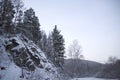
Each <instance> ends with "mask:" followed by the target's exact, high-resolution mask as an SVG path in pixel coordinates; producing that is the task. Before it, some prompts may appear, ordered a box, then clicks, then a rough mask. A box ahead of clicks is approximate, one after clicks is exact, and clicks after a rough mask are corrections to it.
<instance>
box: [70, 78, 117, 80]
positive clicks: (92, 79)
mask: <svg viewBox="0 0 120 80" xmlns="http://www.w3.org/2000/svg"><path fill="white" fill-rule="evenodd" d="M71 80H118V79H101V78H74V79H71Z"/></svg>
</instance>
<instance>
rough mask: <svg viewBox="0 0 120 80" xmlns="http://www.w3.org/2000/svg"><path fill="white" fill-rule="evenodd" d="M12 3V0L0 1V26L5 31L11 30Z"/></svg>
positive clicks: (13, 12)
mask: <svg viewBox="0 0 120 80" xmlns="http://www.w3.org/2000/svg"><path fill="white" fill-rule="evenodd" d="M14 14H15V11H14V5H13V4H12V0H1V1H0V26H1V27H2V28H4V29H5V31H6V32H11V31H12V30H13V28H12V27H13V22H12V20H13V18H14Z"/></svg>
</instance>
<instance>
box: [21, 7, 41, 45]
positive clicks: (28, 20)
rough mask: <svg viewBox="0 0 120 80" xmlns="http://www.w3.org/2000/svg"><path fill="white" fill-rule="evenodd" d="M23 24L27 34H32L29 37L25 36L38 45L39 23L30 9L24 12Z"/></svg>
mask: <svg viewBox="0 0 120 80" xmlns="http://www.w3.org/2000/svg"><path fill="white" fill-rule="evenodd" d="M23 23H24V26H25V29H26V30H27V31H28V33H29V34H30V35H31V34H32V35H31V36H30V35H29V34H28V35H27V36H28V37H29V38H30V39H31V40H33V41H34V42H35V43H36V44H38V41H39V40H40V39H41V32H40V23H39V19H38V17H37V16H36V15H35V12H34V10H33V9H32V8H30V9H28V10H26V11H25V12H24V19H23Z"/></svg>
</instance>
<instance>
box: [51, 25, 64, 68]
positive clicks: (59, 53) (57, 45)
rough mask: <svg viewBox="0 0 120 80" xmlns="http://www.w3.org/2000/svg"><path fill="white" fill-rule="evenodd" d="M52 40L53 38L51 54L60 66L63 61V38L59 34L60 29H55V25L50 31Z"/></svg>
mask: <svg viewBox="0 0 120 80" xmlns="http://www.w3.org/2000/svg"><path fill="white" fill-rule="evenodd" d="M52 40H53V53H54V54H53V56H54V62H55V63H56V64H57V65H58V66H61V65H62V64H63V62H64V53H65V51H64V49H65V47H64V39H63V36H62V35H61V34H60V31H58V30H57V26H56V25H55V28H54V29H53V32H52Z"/></svg>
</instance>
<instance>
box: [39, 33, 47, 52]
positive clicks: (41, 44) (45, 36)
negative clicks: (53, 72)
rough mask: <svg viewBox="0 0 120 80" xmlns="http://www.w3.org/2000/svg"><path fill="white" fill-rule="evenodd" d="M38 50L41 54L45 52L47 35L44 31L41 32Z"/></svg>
mask: <svg viewBox="0 0 120 80" xmlns="http://www.w3.org/2000/svg"><path fill="white" fill-rule="evenodd" d="M40 48H41V49H42V51H43V52H45V53H46V52H47V35H46V33H45V31H41V42H40Z"/></svg>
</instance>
